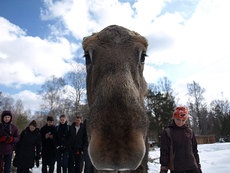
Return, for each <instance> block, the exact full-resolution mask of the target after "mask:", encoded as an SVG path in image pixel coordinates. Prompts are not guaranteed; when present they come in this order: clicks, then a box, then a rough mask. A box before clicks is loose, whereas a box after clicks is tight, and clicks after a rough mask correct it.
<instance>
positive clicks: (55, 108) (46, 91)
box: [39, 76, 65, 116]
mask: <svg viewBox="0 0 230 173" xmlns="http://www.w3.org/2000/svg"><path fill="white" fill-rule="evenodd" d="M64 86H65V81H64V79H63V78H57V77H55V76H52V77H51V79H50V80H48V81H46V82H45V83H44V84H43V85H42V86H41V88H42V89H41V90H40V91H39V94H40V95H41V97H42V100H43V101H44V102H43V104H42V105H41V109H43V110H45V111H47V112H49V114H50V115H52V116H55V115H56V114H60V113H63V111H64V110H62V109H61V108H60V107H61V105H62V98H63V97H62V96H63V94H65V89H64Z"/></svg>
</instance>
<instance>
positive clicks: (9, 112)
mask: <svg viewBox="0 0 230 173" xmlns="http://www.w3.org/2000/svg"><path fill="white" fill-rule="evenodd" d="M7 115H8V116H10V117H11V119H10V121H9V123H10V122H11V121H12V113H11V111H8V110H5V111H3V112H2V118H1V121H2V123H4V121H3V118H4V117H5V116H7Z"/></svg>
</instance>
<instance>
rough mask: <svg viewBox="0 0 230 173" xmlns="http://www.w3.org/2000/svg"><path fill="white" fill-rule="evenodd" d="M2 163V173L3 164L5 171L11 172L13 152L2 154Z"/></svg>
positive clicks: (0, 170) (0, 156) (0, 165)
mask: <svg viewBox="0 0 230 173" xmlns="http://www.w3.org/2000/svg"><path fill="white" fill-rule="evenodd" d="M0 159H1V164H0V173H2V170H3V168H2V165H3V162H4V163H5V164H4V173H10V171H11V161H12V154H7V155H2V154H0Z"/></svg>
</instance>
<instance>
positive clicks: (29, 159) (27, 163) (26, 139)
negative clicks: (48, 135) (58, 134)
mask: <svg viewBox="0 0 230 173" xmlns="http://www.w3.org/2000/svg"><path fill="white" fill-rule="evenodd" d="M40 152H41V135H40V131H39V129H38V128H36V129H35V130H34V131H33V132H32V131H30V130H29V127H27V128H26V129H25V130H23V131H22V132H21V134H20V139H19V142H18V143H17V144H16V150H15V154H16V155H15V158H14V162H13V165H14V166H15V167H18V168H33V167H34V160H35V156H36V155H37V156H39V155H40Z"/></svg>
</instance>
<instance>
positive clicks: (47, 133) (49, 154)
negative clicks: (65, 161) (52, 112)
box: [40, 116, 56, 173]
mask: <svg viewBox="0 0 230 173" xmlns="http://www.w3.org/2000/svg"><path fill="white" fill-rule="evenodd" d="M40 132H41V139H42V173H47V172H49V173H53V172H54V164H55V161H56V144H55V140H54V136H55V134H56V128H55V126H54V119H53V117H52V116H48V117H47V123H46V125H44V126H43V127H42V128H41V130H40ZM47 167H48V168H49V171H47Z"/></svg>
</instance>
